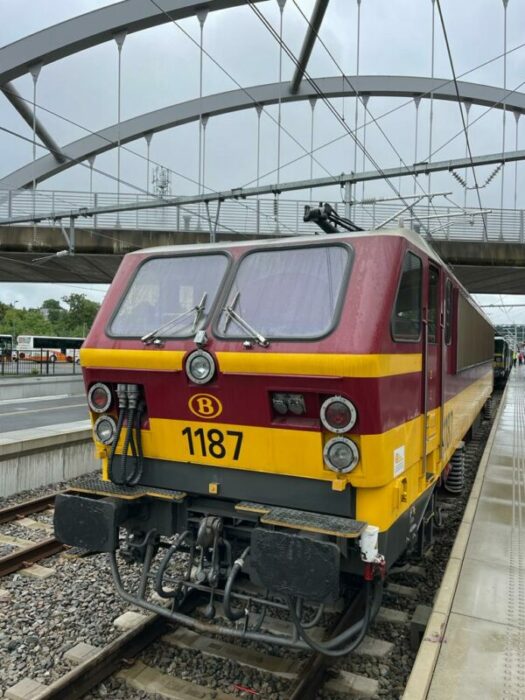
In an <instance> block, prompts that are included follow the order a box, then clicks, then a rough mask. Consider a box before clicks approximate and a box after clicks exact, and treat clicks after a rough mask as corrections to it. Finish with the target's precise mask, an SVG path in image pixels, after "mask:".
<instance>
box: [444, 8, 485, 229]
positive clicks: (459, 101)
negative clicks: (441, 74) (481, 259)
mask: <svg viewBox="0 0 525 700" xmlns="http://www.w3.org/2000/svg"><path fill="white" fill-rule="evenodd" d="M436 4H437V8H438V13H439V19H440V21H441V28H442V30H443V38H444V39H445V44H446V47H447V54H448V60H449V62H450V70H451V71H452V78H453V80H454V87H455V89H456V95H457V102H458V107H459V113H460V114H461V122H462V124H463V132H464V134H465V141H466V144H467V151H468V156H469V159H470V162H471V165H472V174H473V177H474V184H475V186H476V193H477V196H478V204H479V208H480V209H483V206H482V204H481V194H480V191H479V187H478V179H477V175H476V168H475V166H474V159H473V158H472V150H471V148H470V139H469V137H468V130H467V125H466V123H465V115H464V114H463V106H462V104H461V96H460V94H459V86H458V80H457V78H456V71H455V69H454V61H453V59H452V52H451V50H450V43H449V40H448V34H447V28H446V26H445V20H444V18H443V12H442V11H441V2H440V0H436ZM482 220H483V229H484V231H485V240H487V239H488V232H487V222H486V221H485V218H484V217H482Z"/></svg>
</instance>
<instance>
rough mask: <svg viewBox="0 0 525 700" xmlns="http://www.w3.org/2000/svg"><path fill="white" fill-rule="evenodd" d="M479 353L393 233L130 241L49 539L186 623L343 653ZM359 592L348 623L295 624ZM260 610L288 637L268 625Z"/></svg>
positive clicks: (424, 507) (447, 453)
mask: <svg viewBox="0 0 525 700" xmlns="http://www.w3.org/2000/svg"><path fill="white" fill-rule="evenodd" d="M318 219H319V217H318ZM321 219H322V217H321ZM321 225H322V227H323V228H325V230H328V231H330V230H332V229H331V228H330V225H329V224H328V223H327V221H326V217H324V219H323V221H322V222H321ZM492 353H493V329H492V327H491V325H490V323H489V322H488V320H487V319H486V317H485V316H484V315H483V314H482V312H481V311H480V310H479V309H478V308H477V307H476V306H475V304H474V303H473V302H472V300H471V299H470V298H469V296H468V294H467V293H466V292H465V290H464V289H463V288H462V287H461V285H460V283H459V282H458V281H457V279H455V277H454V276H453V275H452V273H451V272H450V271H449V270H448V269H447V268H446V266H445V265H444V264H443V262H442V261H441V260H440V259H439V257H438V256H437V255H436V253H435V252H434V251H433V250H432V249H431V248H430V247H429V246H428V245H427V244H426V243H425V241H424V240H423V239H422V238H421V237H420V236H419V235H417V234H416V233H414V232H411V231H408V230H405V229H399V230H396V231H388V232H386V231H371V232H365V231H358V230H354V231H349V232H343V233H333V235H327V236H300V237H294V238H291V239H286V240H284V239H279V240H264V241H250V242H246V241H243V242H235V243H222V244H210V245H205V246H202V245H185V246H178V247H165V248H152V249H149V250H141V251H137V252H133V253H130V254H128V255H126V256H125V258H124V260H123V262H122V265H121V267H120V269H119V271H118V273H117V275H116V277H115V279H114V281H113V284H112V285H111V288H110V290H109V291H108V294H107V296H106V298H105V300H104V302H103V304H102V307H101V309H100V312H99V314H98V316H97V318H96V320H95V323H94V325H93V327H92V329H91V332H90V334H89V336H88V338H87V339H86V341H85V343H84V346H83V348H82V350H81V364H82V368H83V374H84V380H85V386H86V390H87V396H88V403H89V409H90V412H91V418H92V422H93V437H94V442H95V446H96V451H97V454H98V456H99V457H100V459H101V463H102V469H101V475H100V478H97V479H93V478H91V479H88V480H86V481H84V482H83V483H82V484H81V485H80V486H77V487H75V489H74V491H71V492H68V493H66V494H62V495H59V496H58V497H57V501H56V508H55V529H56V533H57V536H58V538H59V539H61V540H62V541H63V542H65V543H67V544H71V545H76V546H81V547H84V548H87V549H89V550H92V551H98V552H107V553H108V554H109V560H110V566H111V569H112V572H113V578H114V581H115V585H116V586H117V588H118V590H119V593H120V594H121V596H122V597H123V598H124V599H126V600H127V601H129V602H131V603H133V604H135V605H138V606H142V607H143V608H145V609H148V610H151V611H156V612H158V613H160V614H162V615H164V616H167V617H169V618H170V619H172V620H175V621H177V622H180V623H183V624H185V625H187V626H189V627H191V628H193V629H197V630H207V631H212V632H220V633H221V634H225V635H230V636H232V637H244V638H247V639H252V640H256V641H267V642H271V643H274V644H279V645H282V646H288V647H296V648H308V647H310V646H311V647H314V648H316V649H319V650H321V651H322V652H324V653H326V654H331V655H340V654H343V653H347V652H348V651H350V650H351V649H352V648H354V647H355V646H356V645H357V644H358V643H359V641H360V640H361V639H362V638H363V636H364V634H365V632H366V629H367V627H368V625H369V622H370V620H371V619H372V617H373V615H374V614H375V611H376V610H377V607H378V603H379V600H380V596H381V585H382V583H381V582H382V578H383V576H384V574H385V572H386V571H388V569H389V568H390V567H391V566H392V564H393V563H394V562H395V561H396V560H398V559H399V557H400V556H401V555H402V554H404V553H406V552H407V551H418V550H421V549H422V547H423V546H424V545H425V542H426V541H428V539H429V537H430V536H431V530H432V522H433V515H434V507H435V506H434V502H435V493H436V487H437V485H438V484H439V482H440V480H442V479H443V478H445V474H446V473H448V469H449V467H448V466H447V465H449V462H450V461H451V459H452V458H453V456H454V455H457V450H458V449H459V448H460V447H461V445H462V442H461V441H462V440H463V438H464V436H465V435H466V433H467V432H468V431H469V429H470V427H471V425H472V424H473V422H474V421H475V419H476V417H477V416H478V414H479V413H480V412H481V410H482V409H483V407H484V405H485V404H486V402H487V401H488V400H489V398H490V394H491V391H492V379H493V375H492ZM453 461H454V460H453ZM457 463H458V460H457V459H456V460H455V464H456V467H457ZM126 565H130V566H134V567H136V570H137V582H136V586H135V588H133V587H126V586H124V584H123V582H122V578H121V573H120V572H121V567H122V566H126ZM195 591H197V592H199V594H200V595H202V596H204V597H205V598H206V600H207V601H208V604H207V607H206V609H205V617H204V619H203V617H202V616H200V617H198V616H196V615H194V614H192V613H190V612H188V611H187V610H186V609H185V607H184V605H185V602H187V600H188V597H189V596H190V595H191V594H192V593H193V592H195ZM154 592H156V594H157V596H156V597H155V596H154V595H153V594H154ZM356 595H362V596H363V600H362V605H363V608H362V610H363V614H362V617H361V619H360V620H359V621H358V622H356V623H355V624H354V625H352V626H351V627H349V628H348V629H347V630H345V631H344V632H342V633H341V634H338V635H337V636H335V637H333V638H332V639H329V640H324V641H323V642H319V641H318V640H317V641H315V640H314V639H312V637H311V635H310V634H309V628H310V627H311V626H312V625H313V624H315V621H316V620H319V618H320V616H321V614H322V611H323V609H324V606H325V605H326V604H328V603H333V602H335V601H338V600H340V599H342V600H343V602H344V603H345V604H347V605H348V604H349V602H350V601H351V600H353V599H354V597H355V596H356ZM159 596H160V598H163V599H166V600H167V601H169V602H170V603H171V604H170V606H169V607H166V606H164V605H161V604H160V603H159V602H158V599H159ZM156 601H157V602H156ZM218 603H222V606H223V611H224V615H225V616H226V618H227V619H228V620H229V621H230V623H231V624H230V623H223V624H216V623H217V620H214V619H213V618H214V617H216V609H217V604H218ZM272 609H277V610H279V611H281V612H282V611H283V610H284V611H288V613H289V616H290V621H291V626H290V633H289V634H287V633H282V634H272V633H270V632H265V631H264V625H263V622H262V620H263V617H264V614H265V612H266V611H267V610H270V611H271V610H272ZM206 618H209V619H206ZM238 621H241V622H242V624H240V623H239V622H238Z"/></svg>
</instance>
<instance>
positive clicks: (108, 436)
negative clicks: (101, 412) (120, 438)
mask: <svg viewBox="0 0 525 700" xmlns="http://www.w3.org/2000/svg"><path fill="white" fill-rule="evenodd" d="M94 431H95V435H96V436H97V440H100V442H102V443H104V445H110V444H111V443H112V442H113V438H114V437H115V433H116V432H117V426H116V423H115V421H114V420H113V418H112V417H111V416H100V417H99V418H97V420H96V423H95V426H94Z"/></svg>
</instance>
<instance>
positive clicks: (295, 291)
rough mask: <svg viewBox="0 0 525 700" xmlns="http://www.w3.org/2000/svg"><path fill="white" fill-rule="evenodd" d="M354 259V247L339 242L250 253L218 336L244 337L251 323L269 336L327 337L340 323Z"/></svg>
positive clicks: (241, 266) (237, 276)
mask: <svg viewBox="0 0 525 700" xmlns="http://www.w3.org/2000/svg"><path fill="white" fill-rule="evenodd" d="M351 257H352V251H351V249H350V248H349V247H346V246H341V245H315V246H313V245H308V246H304V247H299V246H297V247H293V248H279V249H274V250H264V249H262V250H254V251H253V252H250V253H248V254H247V255H245V257H244V258H242V260H241V261H240V263H239V266H238V268H237V270H236V273H235V278H234V280H233V282H232V286H231V288H230V291H229V294H228V297H227V302H226V305H225V307H224V309H223V311H222V314H221V316H220V317H219V320H218V323H217V326H216V334H217V335H219V336H221V337H224V338H243V337H246V333H247V328H248V327H251V328H252V329H254V330H255V331H257V332H258V333H260V334H262V335H263V336H266V337H267V338H285V339H288V338H293V339H301V340H309V339H311V338H320V337H323V336H324V335H326V334H328V333H329V332H330V331H331V330H332V329H333V328H334V327H335V325H336V323H337V320H338V317H339V313H340V310H341V306H342V298H343V294H344V291H345V289H346V282H347V277H348V268H349V264H350V261H351ZM228 310H229V311H228ZM232 312H234V313H232Z"/></svg>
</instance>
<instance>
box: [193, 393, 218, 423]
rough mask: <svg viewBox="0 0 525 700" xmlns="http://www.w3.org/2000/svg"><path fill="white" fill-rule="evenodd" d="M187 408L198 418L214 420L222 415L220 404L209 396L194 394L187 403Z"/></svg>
mask: <svg viewBox="0 0 525 700" xmlns="http://www.w3.org/2000/svg"><path fill="white" fill-rule="evenodd" d="M188 408H189V409H190V411H191V412H192V413H193V415H194V416H198V417H199V418H216V417H217V416H220V415H221V413H222V403H221V402H220V401H219V399H218V398H216V397H215V396H212V395H211V394H194V395H193V396H192V397H191V398H190V400H189V401H188Z"/></svg>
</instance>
